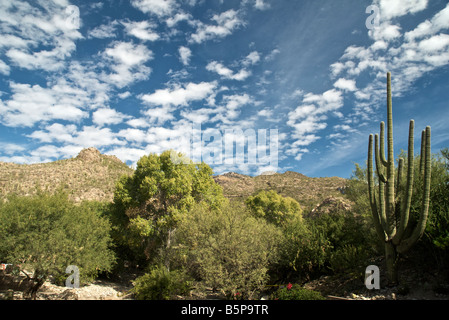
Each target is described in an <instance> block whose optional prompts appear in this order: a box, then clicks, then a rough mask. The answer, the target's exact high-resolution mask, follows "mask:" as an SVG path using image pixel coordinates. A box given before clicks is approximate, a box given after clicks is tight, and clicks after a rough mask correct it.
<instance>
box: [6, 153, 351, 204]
mask: <svg viewBox="0 0 449 320" xmlns="http://www.w3.org/2000/svg"><path fill="white" fill-rule="evenodd" d="M133 172H134V170H133V169H132V168H130V167H128V166H127V165H126V164H125V163H123V162H122V161H120V160H119V159H118V158H117V157H115V156H109V155H103V154H101V153H100V152H99V151H98V150H97V149H95V148H87V149H83V150H82V151H81V152H80V153H79V154H78V156H76V157H75V158H71V159H66V160H58V161H55V162H49V163H39V164H29V165H26V164H15V163H5V162H0V196H5V195H7V194H10V193H18V194H20V195H31V194H34V193H35V192H36V188H37V187H39V188H41V189H46V190H48V191H50V192H52V191H55V190H56V189H57V188H58V187H62V188H63V189H65V190H67V191H68V193H69V195H70V198H71V199H72V200H74V201H76V202H79V201H82V200H98V201H112V199H113V193H114V188H115V182H116V181H117V180H118V179H119V178H120V177H121V176H122V175H124V174H126V175H131V174H132V173H133ZM214 180H215V181H216V182H217V183H218V184H220V185H221V186H222V188H223V192H224V195H225V196H226V197H228V198H230V199H233V200H242V201H243V200H244V199H245V198H246V197H248V196H250V195H252V194H254V193H256V192H258V191H260V190H275V191H276V192H278V193H279V194H281V195H283V196H289V197H292V198H294V199H295V200H297V201H298V202H299V203H300V204H301V207H302V208H303V209H304V210H305V211H311V210H312V209H314V208H315V207H317V206H318V205H320V204H321V203H322V202H323V201H325V200H326V199H328V198H330V197H332V198H336V197H337V198H338V197H342V194H341V190H343V189H344V187H345V185H346V179H343V178H338V177H332V178H309V177H306V176H305V175H303V174H300V173H297V172H292V171H287V172H285V173H269V174H262V175H259V176H256V177H251V176H247V175H242V174H238V173H233V172H230V173H225V174H222V175H217V176H214Z"/></svg>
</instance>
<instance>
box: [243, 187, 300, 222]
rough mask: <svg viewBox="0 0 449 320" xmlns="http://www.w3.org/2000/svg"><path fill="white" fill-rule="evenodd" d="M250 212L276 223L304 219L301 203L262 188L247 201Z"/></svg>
mask: <svg viewBox="0 0 449 320" xmlns="http://www.w3.org/2000/svg"><path fill="white" fill-rule="evenodd" d="M245 203H246V206H247V207H248V209H249V210H250V212H251V213H252V214H253V215H254V216H255V217H259V218H264V219H265V220H267V221H268V222H270V223H273V224H275V225H278V226H279V225H285V224H286V223H289V222H290V221H292V220H293V219H299V220H301V219H302V215H301V214H302V209H301V207H300V206H299V203H298V202H297V201H296V200H295V199H293V198H290V197H283V196H281V195H279V194H278V193H276V191H274V190H269V191H265V190H262V191H260V192H259V193H258V194H256V195H254V196H250V197H248V198H247V199H246V201H245Z"/></svg>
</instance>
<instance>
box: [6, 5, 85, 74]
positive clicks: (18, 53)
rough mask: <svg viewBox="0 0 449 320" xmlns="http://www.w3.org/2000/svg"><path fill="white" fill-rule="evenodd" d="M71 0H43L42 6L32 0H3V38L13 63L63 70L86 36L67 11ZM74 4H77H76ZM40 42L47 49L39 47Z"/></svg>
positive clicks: (35, 67)
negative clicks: (11, 1) (64, 0)
mask: <svg viewBox="0 0 449 320" xmlns="http://www.w3.org/2000/svg"><path fill="white" fill-rule="evenodd" d="M67 8H68V3H67V2H64V3H61V2H56V1H42V2H41V3H40V7H36V6H32V5H31V4H29V3H28V2H22V1H15V2H14V4H12V3H9V2H8V1H2V2H0V21H1V22H2V23H1V24H0V33H1V34H2V38H3V40H1V41H0V43H1V46H3V50H4V52H6V53H5V54H6V56H7V57H8V58H9V60H10V61H11V62H12V64H14V65H16V66H19V67H21V68H25V69H29V70H37V69H41V70H46V71H56V70H61V69H62V68H64V66H65V59H66V58H67V57H70V56H71V54H72V53H73V52H74V51H75V49H76V44H75V41H76V40H78V39H81V38H83V37H82V35H81V33H79V31H78V28H77V26H75V25H74V22H79V23H80V22H81V19H79V17H78V18H76V17H75V18H76V19H74V20H73V21H72V19H71V18H72V16H71V15H69V13H68V12H67V11H66V9H67ZM73 8H77V7H76V6H73ZM39 45H44V46H45V49H42V50H39V49H37V48H40V46H39Z"/></svg>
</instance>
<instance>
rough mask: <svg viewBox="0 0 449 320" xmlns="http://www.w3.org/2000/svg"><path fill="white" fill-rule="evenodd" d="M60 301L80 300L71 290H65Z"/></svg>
mask: <svg viewBox="0 0 449 320" xmlns="http://www.w3.org/2000/svg"><path fill="white" fill-rule="evenodd" d="M59 299H60V300H79V297H78V295H77V294H76V293H75V292H73V290H71V289H67V290H65V291H64V292H63V293H61V295H60V296H59Z"/></svg>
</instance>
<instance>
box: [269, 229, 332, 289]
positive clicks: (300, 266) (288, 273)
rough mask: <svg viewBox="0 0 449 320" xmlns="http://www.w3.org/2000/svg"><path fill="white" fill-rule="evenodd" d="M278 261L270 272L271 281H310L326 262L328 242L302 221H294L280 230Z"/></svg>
mask: <svg viewBox="0 0 449 320" xmlns="http://www.w3.org/2000/svg"><path fill="white" fill-rule="evenodd" d="M282 234H283V237H282V239H281V240H280V242H279V256H280V258H279V260H278V262H277V263H276V264H275V265H273V266H272V271H271V272H270V274H271V278H272V281H276V280H279V281H281V280H286V279H291V278H296V279H298V280H301V281H305V280H308V279H310V278H311V277H312V276H313V274H315V273H317V272H318V271H319V270H320V269H321V268H322V267H323V266H324V264H325V262H326V252H327V250H328V248H329V241H328V240H327V239H326V238H325V237H324V236H323V234H320V233H314V232H312V230H311V229H310V228H309V227H308V226H307V225H306V224H305V222H303V221H298V220H296V221H294V222H292V223H290V224H288V225H286V226H284V227H283V228H282Z"/></svg>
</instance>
